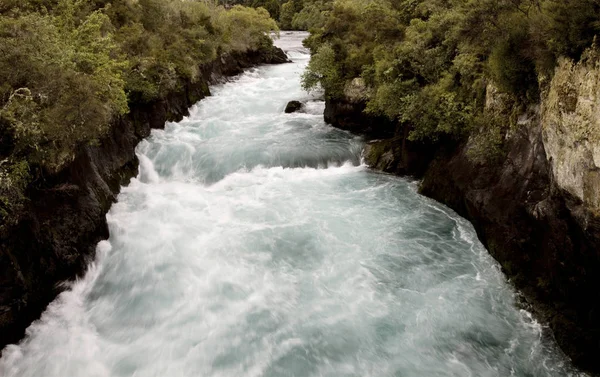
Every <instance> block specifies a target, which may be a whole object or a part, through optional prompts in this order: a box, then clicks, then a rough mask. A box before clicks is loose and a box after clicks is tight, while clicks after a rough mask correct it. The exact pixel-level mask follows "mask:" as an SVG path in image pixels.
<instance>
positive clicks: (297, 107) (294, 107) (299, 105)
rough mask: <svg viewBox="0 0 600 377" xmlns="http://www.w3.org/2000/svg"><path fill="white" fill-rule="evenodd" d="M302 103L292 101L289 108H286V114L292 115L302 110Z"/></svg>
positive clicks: (288, 105)
mask: <svg viewBox="0 0 600 377" xmlns="http://www.w3.org/2000/svg"><path fill="white" fill-rule="evenodd" d="M302 106H303V105H302V102H300V101H290V102H288V104H287V106H286V107H285V113H286V114H290V113H295V112H296V111H298V110H300V109H301V108H302Z"/></svg>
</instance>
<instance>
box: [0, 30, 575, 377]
mask: <svg viewBox="0 0 600 377" xmlns="http://www.w3.org/2000/svg"><path fill="white" fill-rule="evenodd" d="M303 37H304V35H303V34H301V33H291V34H285V35H283V36H282V39H281V40H279V41H278V43H279V44H280V45H281V46H282V47H283V48H284V49H285V50H286V51H288V53H289V54H290V56H291V57H292V59H293V60H294V62H293V63H292V64H285V65H278V66H264V67H260V68H256V69H252V70H249V71H248V72H246V73H245V74H243V75H241V76H240V77H238V78H236V79H235V80H233V81H232V82H229V83H227V84H224V85H219V86H215V87H213V88H212V92H213V97H210V98H207V99H205V100H203V101H202V102H200V103H199V104H198V105H197V106H195V107H194V108H193V109H192V110H191V115H190V117H188V118H186V119H184V120H183V121H182V122H180V123H176V124H175V123H170V124H167V126H166V128H165V130H155V131H153V133H152V136H151V137H150V138H148V139H147V140H146V141H144V142H142V143H141V144H140V145H139V147H138V149H137V153H138V156H139V158H140V172H139V175H138V177H137V178H135V179H132V181H131V183H130V184H129V185H128V186H127V187H125V188H123V190H122V193H121V194H120V195H119V200H118V203H116V204H115V205H114V206H113V208H112V209H111V211H110V213H109V214H108V215H107V218H108V222H109V226H110V231H111V237H110V239H108V240H106V241H103V242H101V243H100V244H99V245H98V257H97V259H96V261H95V262H94V263H93V264H92V265H91V266H90V269H89V272H88V273H87V275H86V276H85V278H83V279H82V280H80V281H78V282H76V283H74V284H73V285H72V288H71V289H70V290H68V291H66V292H64V293H63V294H61V295H60V296H59V297H58V298H57V299H56V300H55V301H54V302H53V303H52V304H51V305H50V307H49V308H48V309H47V311H46V312H45V313H44V315H43V317H42V319H41V320H40V321H38V322H36V323H34V324H33V325H32V326H31V327H30V328H29V329H28V337H27V338H26V339H25V340H24V341H23V342H22V343H21V344H19V345H12V346H9V347H8V348H6V349H5V351H4V356H3V358H2V359H1V360H0V375H3V376H14V377H17V376H19V377H26V376H31V377H54V376H56V377H59V376H60V377H69V376H73V377H77V376H85V377H93V376H102V377H105V376H106V377H108V376H115V377H116V376H144V377H145V376H175V377H176V376H182V377H183V376H215V377H216V376H232V377H238V376H248V377H251V376H265V377H266V376H298V377H300V376H373V377H384V376H395V377H400V376H402V377H424V376H481V377H483V376H502V377H504V376H566V375H573V376H575V375H577V373H576V372H573V371H572V370H571V369H570V368H569V366H568V362H567V360H566V358H565V357H564V356H563V355H562V354H561V353H560V351H559V350H558V349H557V348H556V345H555V344H554V342H553V341H552V339H551V338H550V337H549V336H547V335H544V334H545V333H546V332H545V331H543V328H542V326H540V325H539V324H538V323H537V322H536V321H534V320H533V319H532V318H531V316H530V315H529V314H528V313H527V312H525V311H523V310H519V309H518V307H517V306H516V305H515V302H516V295H515V292H514V290H513V289H512V288H511V286H510V285H509V284H508V283H507V281H506V278H505V277H504V276H503V275H502V273H501V272H500V269H499V267H498V264H497V263H496V262H495V261H494V260H493V259H492V258H491V257H490V256H489V254H488V253H487V251H486V250H485V248H484V247H483V246H482V245H481V244H480V243H479V241H478V240H477V237H476V234H475V232H474V230H473V228H472V226H471V225H470V224H469V223H468V222H467V221H466V220H464V219H462V218H460V217H459V216H457V215H456V214H455V213H454V212H452V211H451V210H449V209H448V208H446V207H444V206H442V205H440V204H438V203H436V202H434V201H432V200H429V199H427V198H424V197H422V196H420V195H418V194H417V193H416V183H415V182H412V181H410V180H406V179H402V178H398V177H393V176H389V175H385V174H380V173H377V172H373V171H370V170H369V169H368V168H367V167H365V166H364V165H361V162H360V161H361V160H360V151H361V149H362V144H363V143H362V140H360V139H359V138H357V137H355V136H352V135H350V134H348V133H345V132H343V131H339V130H336V129H333V128H331V127H329V126H327V125H326V124H325V123H324V122H323V116H322V112H323V107H324V104H323V102H322V101H320V100H318V98H317V96H316V95H311V94H307V93H305V92H303V91H302V90H301V88H300V78H299V77H300V74H301V73H302V71H303V69H304V67H305V66H306V64H307V62H308V55H307V52H306V51H305V50H304V49H303V48H302V47H301V44H300V42H301V39H302V38H303ZM292 99H301V100H303V101H307V105H306V107H305V109H304V110H303V112H301V113H297V114H284V113H283V109H284V107H285V105H286V103H287V101H289V100H292Z"/></svg>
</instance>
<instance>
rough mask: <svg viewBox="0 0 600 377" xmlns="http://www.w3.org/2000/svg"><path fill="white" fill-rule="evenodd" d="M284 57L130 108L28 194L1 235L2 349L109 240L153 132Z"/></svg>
mask: <svg viewBox="0 0 600 377" xmlns="http://www.w3.org/2000/svg"><path fill="white" fill-rule="evenodd" d="M282 57H285V53H284V52H283V51H281V50H280V49H278V48H273V50H260V51H249V52H247V53H243V54H241V53H237V54H231V55H227V56H223V57H221V58H219V59H217V60H216V61H214V62H212V63H210V64H207V65H205V66H203V67H201V68H202V72H203V78H204V79H203V80H200V81H199V82H197V83H190V82H184V83H182V88H183V89H182V90H181V91H179V92H174V93H171V94H169V95H168V96H166V97H165V98H164V99H161V100H157V101H155V102H152V103H147V104H144V105H137V106H132V109H131V112H130V113H129V114H128V115H127V116H126V117H124V118H122V119H120V120H119V121H118V122H115V124H114V125H113V127H111V132H110V134H109V135H107V136H106V137H105V138H104V139H102V140H101V141H100V142H99V143H98V144H97V145H85V146H82V147H81V149H80V151H79V153H78V154H77V156H76V158H75V159H74V160H73V161H72V162H71V163H70V164H69V165H68V166H66V167H65V168H64V169H63V170H62V171H61V172H59V173H58V174H56V175H54V176H48V177H44V179H43V181H40V182H37V183H35V184H33V185H32V186H31V187H30V188H29V189H28V192H27V196H28V199H29V201H28V203H27V206H26V208H25V210H24V211H23V213H21V214H20V220H19V221H18V223H17V224H16V225H14V226H13V227H12V228H10V229H6V231H5V232H3V233H2V234H0V349H2V348H4V346H5V345H6V344H9V343H14V342H17V341H18V340H19V339H20V338H22V336H23V335H24V331H25V328H26V327H27V326H29V324H30V323H31V322H32V321H33V320H35V319H37V318H39V316H40V314H41V313H42V311H43V310H44V309H45V307H46V306H47V305H48V303H49V302H50V301H51V300H53V299H54V298H55V297H56V295H57V294H58V293H59V292H60V291H62V290H63V287H61V286H60V285H59V283H60V282H62V281H65V280H71V279H73V278H75V277H76V276H77V275H79V274H81V273H83V272H84V271H85V268H86V266H87V264H88V262H89V261H90V260H91V259H92V258H93V257H94V254H95V247H96V244H97V243H98V242H99V241H100V240H102V239H106V238H107V237H108V227H107V224H106V217H105V215H106V213H107V211H108V210H109V208H110V206H111V205H112V203H113V202H114V201H115V199H116V195H117V194H118V193H119V190H120V187H121V185H123V184H125V183H127V182H128V181H129V179H130V178H131V177H133V176H134V175H135V174H136V172H137V167H138V160H137V157H136V155H135V147H136V145H137V143H138V142H139V141H140V140H141V139H143V138H145V137H147V136H148V135H149V134H150V131H151V129H153V128H162V127H163V126H164V124H165V122H166V121H178V120H180V119H181V118H182V117H183V116H186V115H188V109H189V107H190V106H191V105H193V104H194V103H196V102H197V101H199V100H200V99H202V98H204V97H205V96H207V95H210V91H209V88H208V84H209V83H211V82H216V81H222V80H225V78H226V77H227V76H232V75H236V74H239V73H241V72H242V70H243V68H248V67H251V66H254V65H257V64H262V63H278V62H281V60H282ZM285 60H286V61H287V57H285Z"/></svg>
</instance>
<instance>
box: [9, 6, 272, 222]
mask: <svg viewBox="0 0 600 377" xmlns="http://www.w3.org/2000/svg"><path fill="white" fill-rule="evenodd" d="M275 3H276V4H275ZM256 5H257V6H258V5H259V4H258V3H257V4H256ZM274 5H277V6H274ZM260 6H261V7H259V8H257V9H252V8H245V7H242V6H235V7H233V8H232V9H230V10H227V9H225V8H224V7H222V6H218V5H217V4H215V3H213V2H208V1H201V0H18V1H17V0H5V1H2V2H0V213H1V214H4V215H5V214H6V213H9V212H10V211H11V210H12V209H14V208H17V206H18V203H20V202H21V197H22V194H23V190H25V188H26V186H27V184H28V183H29V180H30V179H35V178H36V177H37V176H39V174H41V173H55V172H58V171H60V170H61V169H62V168H63V167H64V166H65V164H66V163H68V162H69V161H71V160H72V159H73V158H74V156H75V155H76V153H77V151H78V150H79V148H80V147H81V146H83V145H86V144H90V143H96V142H97V141H98V140H100V139H101V138H102V137H103V136H104V135H105V134H106V132H107V131H108V130H109V128H110V126H111V124H115V122H114V121H115V120H116V119H117V118H118V117H120V116H122V115H124V114H125V113H127V112H128V111H129V106H130V105H131V104H136V103H146V102H151V101H155V100H159V99H160V98H163V97H165V96H166V95H168V94H169V93H170V92H172V91H174V90H177V89H179V88H180V87H181V86H182V85H183V84H184V83H186V82H196V81H197V80H199V79H200V78H201V77H200V73H201V72H200V66H201V65H202V64H204V63H208V62H210V61H213V60H214V59H215V58H216V57H217V55H219V54H222V53H226V52H231V51H238V52H243V51H247V50H256V49H260V48H264V47H271V46H272V40H271V38H270V33H271V32H274V31H277V25H276V22H275V21H274V20H273V19H272V18H270V17H269V13H268V11H267V10H265V9H264V8H262V6H264V7H266V8H270V9H271V11H274V9H279V7H278V3H277V0H273V1H270V0H265V1H264V2H261V3H260ZM275 16H276V15H275ZM30 172H32V173H30Z"/></svg>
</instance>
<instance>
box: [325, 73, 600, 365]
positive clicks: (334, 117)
mask: <svg viewBox="0 0 600 377" xmlns="http://www.w3.org/2000/svg"><path fill="white" fill-rule="evenodd" d="M557 75H559V73H557ZM558 77H560V75H559V76H558ZM552 90H553V89H550V91H552ZM581 96H583V94H581ZM546 98H548V97H546ZM490 100H491V102H493V100H494V99H493V98H489V99H488V101H487V102H490ZM556 101H558V100H556ZM340 102H344V101H340V100H337V101H331V100H329V101H327V106H326V109H325V118H326V120H328V121H329V122H330V123H332V124H333V125H334V126H336V127H339V128H342V129H347V130H350V131H352V132H357V133H360V134H363V135H365V137H366V138H367V139H369V140H371V141H370V142H369V143H368V144H367V146H366V148H365V150H364V157H365V159H366V162H367V163H368V164H369V165H370V166H371V167H372V168H374V169H377V170H381V171H385V172H388V173H392V174H397V175H401V176H403V175H410V176H414V177H416V178H418V179H420V180H421V181H420V184H419V192H420V193H422V194H423V195H426V196H428V197H430V198H433V199H435V200H437V201H439V202H441V203H444V204H446V205H448V206H449V207H450V208H452V209H454V210H455V211H456V212H458V213H459V214H460V215H461V216H463V217H465V218H466V219H468V220H469V221H471V222H472V223H473V225H474V227H475V229H476V231H477V235H478V237H479V239H480V240H481V242H482V243H483V244H484V245H485V246H486V248H487V249H488V250H489V252H490V254H491V255H492V256H493V257H494V258H495V259H496V260H498V261H499V262H500V264H501V265H502V269H503V271H504V273H505V274H506V275H507V276H508V278H509V279H510V280H511V282H512V283H513V284H514V286H515V287H516V288H517V289H518V290H519V291H520V292H521V293H522V294H523V295H524V298H525V301H526V302H527V304H526V305H527V307H528V309H530V310H532V311H533V312H534V313H535V315H536V317H537V318H539V319H540V321H541V322H542V323H545V324H547V325H548V326H549V327H550V329H551V330H552V332H553V334H554V337H555V338H556V340H557V342H558V344H559V345H560V347H561V348H562V350H563V351H564V352H565V353H566V354H567V355H568V356H569V357H570V358H571V359H572V360H573V362H574V364H576V365H578V366H580V367H582V368H584V369H586V370H589V371H592V372H595V373H597V372H599V371H600V364H599V363H598V361H597V359H596V357H595V355H596V354H597V353H598V352H599V351H600V343H599V339H600V326H599V323H600V293H599V291H598V290H597V287H598V286H600V255H599V254H598V250H600V218H598V216H597V214H596V213H595V212H594V211H592V210H591V208H590V207H591V206H590V201H589V200H583V198H578V197H577V196H575V195H573V194H572V193H570V192H569V191H568V190H567V189H566V188H565V187H564V186H562V187H561V182H560V179H558V178H557V176H556V175H555V174H554V173H553V166H555V165H557V164H560V163H561V161H560V158H559V159H557V158H556V157H557V156H556V155H555V156H554V157H555V158H554V159H552V158H551V157H552V156H549V155H548V153H547V150H548V149H549V148H552V144H551V141H549V140H548V136H547V135H548V134H552V133H553V132H555V129H559V130H563V131H562V132H568V131H564V128H561V127H560V126H557V125H556V123H554V124H550V123H549V122H548V118H549V117H550V115H549V112H550V111H551V108H550V107H549V104H548V100H546V102H543V103H542V104H541V108H540V107H538V108H535V109H533V110H531V111H530V112H529V113H528V114H524V115H522V116H521V120H520V124H519V127H518V128H516V129H514V130H510V133H508V134H506V135H504V138H505V141H504V145H503V151H504V153H505V155H504V156H502V157H501V158H497V159H487V160H483V161H475V160H474V158H473V156H472V155H470V153H469V149H470V148H471V145H470V140H463V141H460V140H453V139H441V140H438V141H437V142H416V141H412V140H410V139H409V137H408V136H409V132H410V130H409V129H407V128H402V127H399V128H397V129H396V131H395V132H394V133H393V134H392V135H389V134H388V135H385V134H382V132H381V131H379V130H382V129H383V130H385V129H388V130H389V129H390V128H391V129H394V128H393V127H389V125H386V124H384V123H381V122H380V121H378V120H377V119H375V118H372V117H369V116H368V115H365V114H364V113H362V109H363V108H364V104H362V103H357V102H352V101H345V103H343V104H340ZM572 112H575V109H572ZM563 116H568V115H563ZM373 130H376V131H375V132H374V131H373ZM567 130H568V128H567ZM565 139H566V138H565ZM566 140H568V139H566ZM573 150H575V149H573ZM562 155H563V156H564V155H565V154H564V153H563V154H562ZM573 160H575V158H573ZM578 161H579V162H577V161H572V162H571V163H572V164H574V163H577V164H578V165H575V167H572V168H571V169H572V170H571V171H572V172H574V174H577V173H575V172H576V171H577V170H578V169H579V170H580V169H582V168H581V167H583V166H590V164H588V163H587V162H584V161H582V160H581V158H580V159H579V160H578ZM591 165H592V166H593V164H591ZM592 170H593V169H592ZM584 175H585V174H584ZM589 184H590V185H591V182H590V183H589ZM590 187H591V186H590Z"/></svg>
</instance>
